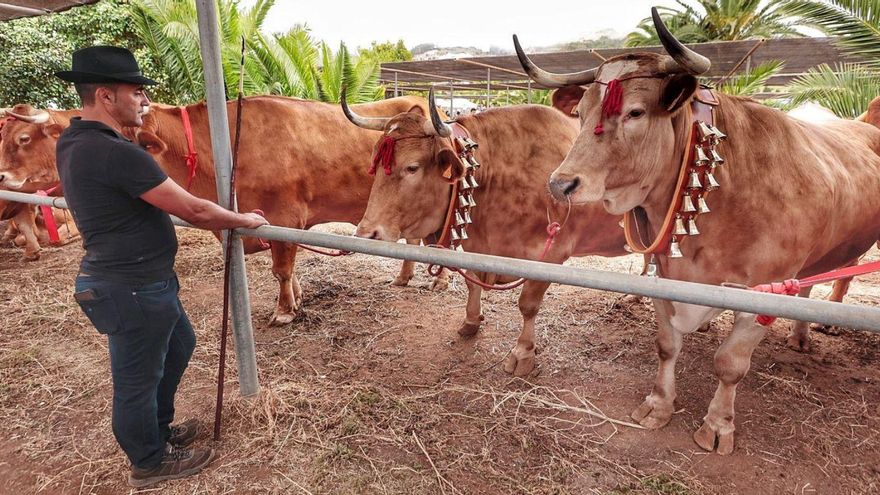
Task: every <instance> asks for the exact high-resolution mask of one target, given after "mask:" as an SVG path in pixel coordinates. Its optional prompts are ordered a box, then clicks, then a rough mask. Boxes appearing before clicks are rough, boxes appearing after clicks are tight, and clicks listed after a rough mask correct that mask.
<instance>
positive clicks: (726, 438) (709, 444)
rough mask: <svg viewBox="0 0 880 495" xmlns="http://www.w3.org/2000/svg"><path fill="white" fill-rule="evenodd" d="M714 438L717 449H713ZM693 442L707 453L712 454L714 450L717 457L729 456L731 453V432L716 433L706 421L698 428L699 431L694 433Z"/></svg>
mask: <svg viewBox="0 0 880 495" xmlns="http://www.w3.org/2000/svg"><path fill="white" fill-rule="evenodd" d="M716 438H717V439H718V447H717V448H716V447H715V439H716ZM694 442H696V443H697V445H699V446H700V448H701V449H703V450H705V451H707V452H712V451H713V450H714V451H716V452H717V453H718V455H729V454H731V453H733V431H727V432H725V433H718V432H716V431H715V429H713V428H712V427H711V426H709V423H708V422H706V421H704V422H703V425H702V426H700V429H699V430H697V431H696V432H695V433H694Z"/></svg>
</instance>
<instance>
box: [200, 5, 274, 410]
mask: <svg viewBox="0 0 880 495" xmlns="http://www.w3.org/2000/svg"><path fill="white" fill-rule="evenodd" d="M196 10H197V12H198V17H199V44H200V46H201V52H202V63H203V65H204V68H205V96H206V99H207V101H208V122H209V124H210V128H211V149H212V151H213V155H214V168H215V175H216V182H217V199H218V200H219V203H220V205H221V206H223V207H224V208H235V206H236V205H229V204H227V203H228V202H229V178H230V175H231V171H232V152H231V146H230V140H229V120H228V117H227V113H226V93H225V90H224V85H223V67H222V65H221V60H222V59H221V58H220V35H219V27H220V24H219V21H218V18H217V4H216V1H215V0H196ZM221 237H223V238H225V237H226V235H225V234H224V235H223V236H221ZM224 247H225V249H232V266H231V274H230V276H231V280H230V283H231V286H230V292H229V298H230V306H231V307H232V333H233V336H234V337H235V354H236V362H237V363H238V386H239V391H240V392H241V395H242V396H244V397H247V396H249V395H255V394H257V393H259V391H260V383H259V379H258V377H257V356H256V350H255V347H254V331H253V328H252V327H251V302H250V297H249V294H248V285H247V272H246V271H245V266H244V248H243V246H242V243H241V238H240V237H238V236H234V237H233V239H232V242H231V244H230V245H229V246H224Z"/></svg>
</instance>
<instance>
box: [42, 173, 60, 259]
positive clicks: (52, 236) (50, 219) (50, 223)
mask: <svg viewBox="0 0 880 495" xmlns="http://www.w3.org/2000/svg"><path fill="white" fill-rule="evenodd" d="M59 187H61V184H56V185H55V186H54V187H51V188H49V189H46V190H45V191H42V190H40V191H37V196H49V195H51V194H52V193H54V192H55V191H57V190H58V188H59ZM40 212H42V213H43V222H44V223H45V224H46V230H47V231H48V232H49V242H50V243H51V244H53V245H57V244H59V243H60V242H61V236H59V235H58V225H57V224H56V223H55V214H54V213H53V212H52V207H51V206H48V205H40Z"/></svg>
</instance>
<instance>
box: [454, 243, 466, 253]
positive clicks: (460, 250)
mask: <svg viewBox="0 0 880 495" xmlns="http://www.w3.org/2000/svg"><path fill="white" fill-rule="evenodd" d="M455 250H456V251H458V252H459V253H463V252H464V248H463V247H461V244H459V245H458V246H455Z"/></svg>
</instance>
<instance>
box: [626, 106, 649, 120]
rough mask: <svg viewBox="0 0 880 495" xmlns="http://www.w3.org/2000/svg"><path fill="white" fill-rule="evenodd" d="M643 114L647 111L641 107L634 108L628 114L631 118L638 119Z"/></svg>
mask: <svg viewBox="0 0 880 495" xmlns="http://www.w3.org/2000/svg"><path fill="white" fill-rule="evenodd" d="M642 115H645V111H644V110H643V109H641V108H633V109H632V110H630V111H629V114H627V116H628V117H629V118H631V119H637V118H639V117H641V116H642Z"/></svg>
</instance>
